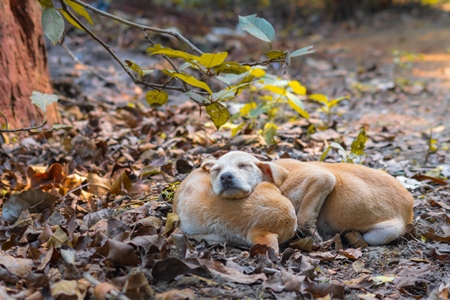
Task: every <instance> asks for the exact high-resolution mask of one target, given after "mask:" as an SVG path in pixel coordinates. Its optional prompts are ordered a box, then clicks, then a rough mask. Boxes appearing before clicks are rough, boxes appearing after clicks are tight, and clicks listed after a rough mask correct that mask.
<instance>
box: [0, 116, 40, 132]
mask: <svg viewBox="0 0 450 300" xmlns="http://www.w3.org/2000/svg"><path fill="white" fill-rule="evenodd" d="M0 114H1V115H2V116H3V117H4V118H5V121H6V117H5V116H4V115H3V114H2V113H0ZM6 124H8V122H7V121H6ZM45 124H47V119H44V121H43V122H42V123H41V124H40V125H37V126H31V127H26V128H17V129H0V132H20V131H28V132H31V130H35V129H39V128H42V127H44V126H45Z"/></svg>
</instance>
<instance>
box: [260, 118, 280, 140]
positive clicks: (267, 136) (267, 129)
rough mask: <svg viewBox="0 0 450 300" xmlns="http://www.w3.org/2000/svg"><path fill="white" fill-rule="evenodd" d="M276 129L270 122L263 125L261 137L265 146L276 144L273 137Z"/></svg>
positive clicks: (275, 134)
mask: <svg viewBox="0 0 450 300" xmlns="http://www.w3.org/2000/svg"><path fill="white" fill-rule="evenodd" d="M277 128H278V127H277V126H276V125H275V124H274V123H272V122H268V123H266V125H264V130H263V137H264V140H265V141H266V143H267V145H273V144H275V143H276V140H275V137H276V136H277Z"/></svg>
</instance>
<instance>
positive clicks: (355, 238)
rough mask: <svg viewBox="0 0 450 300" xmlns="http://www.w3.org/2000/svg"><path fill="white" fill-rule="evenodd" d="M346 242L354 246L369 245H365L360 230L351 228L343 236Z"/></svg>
mask: <svg viewBox="0 0 450 300" xmlns="http://www.w3.org/2000/svg"><path fill="white" fill-rule="evenodd" d="M344 237H345V238H346V239H347V241H348V243H349V244H350V245H351V246H352V247H354V248H367V247H369V245H367V243H366V241H365V240H364V239H363V237H362V235H361V233H360V232H358V231H355V230H352V231H349V232H347V233H346V234H345V236H344Z"/></svg>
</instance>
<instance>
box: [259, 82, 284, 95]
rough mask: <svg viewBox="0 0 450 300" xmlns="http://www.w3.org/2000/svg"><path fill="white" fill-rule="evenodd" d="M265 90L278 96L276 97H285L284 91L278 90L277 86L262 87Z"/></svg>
mask: <svg viewBox="0 0 450 300" xmlns="http://www.w3.org/2000/svg"><path fill="white" fill-rule="evenodd" d="M264 89H265V90H268V91H271V92H272V93H275V94H278V95H285V94H286V89H284V88H280V87H278V86H275V85H270V84H268V85H265V86H264Z"/></svg>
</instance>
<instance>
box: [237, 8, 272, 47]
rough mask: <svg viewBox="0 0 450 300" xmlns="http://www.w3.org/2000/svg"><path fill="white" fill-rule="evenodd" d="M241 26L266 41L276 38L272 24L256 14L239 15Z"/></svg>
mask: <svg viewBox="0 0 450 300" xmlns="http://www.w3.org/2000/svg"><path fill="white" fill-rule="evenodd" d="M239 27H240V28H241V29H242V30H245V31H247V32H248V33H250V34H251V35H253V36H254V37H256V38H258V39H260V40H263V41H264V42H268V43H270V42H271V41H272V40H273V39H274V38H275V29H274V28H273V26H272V24H270V23H269V22H267V21H266V20H265V19H263V18H258V17H257V16H256V15H250V16H245V17H242V16H239Z"/></svg>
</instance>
